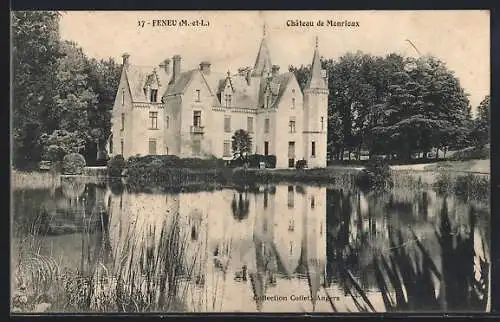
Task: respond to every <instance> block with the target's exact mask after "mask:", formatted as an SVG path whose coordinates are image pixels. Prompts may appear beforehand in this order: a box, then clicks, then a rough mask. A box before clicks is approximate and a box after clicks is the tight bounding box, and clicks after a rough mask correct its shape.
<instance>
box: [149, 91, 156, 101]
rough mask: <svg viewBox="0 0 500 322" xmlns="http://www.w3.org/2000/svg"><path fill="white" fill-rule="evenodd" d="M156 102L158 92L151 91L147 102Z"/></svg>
mask: <svg viewBox="0 0 500 322" xmlns="http://www.w3.org/2000/svg"><path fill="white" fill-rule="evenodd" d="M157 100H158V90H157V89H152V90H151V92H150V93H149V101H150V102H153V103H156V102H157Z"/></svg>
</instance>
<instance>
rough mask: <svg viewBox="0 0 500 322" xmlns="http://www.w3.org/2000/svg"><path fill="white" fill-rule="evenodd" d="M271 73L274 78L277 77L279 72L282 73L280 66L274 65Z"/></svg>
mask: <svg viewBox="0 0 500 322" xmlns="http://www.w3.org/2000/svg"><path fill="white" fill-rule="evenodd" d="M271 71H272V75H273V77H274V76H277V75H278V73H279V71H280V67H279V66H278V65H273V67H272V69H271Z"/></svg>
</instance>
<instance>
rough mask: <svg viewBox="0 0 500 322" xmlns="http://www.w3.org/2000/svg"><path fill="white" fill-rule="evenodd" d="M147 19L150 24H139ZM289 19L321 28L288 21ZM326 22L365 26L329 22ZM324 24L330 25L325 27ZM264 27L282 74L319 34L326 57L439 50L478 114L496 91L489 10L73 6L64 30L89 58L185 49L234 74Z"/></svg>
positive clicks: (157, 58) (150, 57) (136, 57)
mask: <svg viewBox="0 0 500 322" xmlns="http://www.w3.org/2000/svg"><path fill="white" fill-rule="evenodd" d="M161 19H164V20H165V19H171V20H175V21H177V23H178V24H177V25H176V26H153V23H154V22H153V20H161ZM182 19H186V20H187V21H189V22H192V21H196V20H198V21H199V20H201V19H203V21H205V23H206V22H208V26H179V22H180V20H182ZM141 20H143V21H145V24H144V27H140V26H139V21H141ZM290 20H293V21H296V20H301V21H311V22H313V23H314V25H313V26H302V27H301V26H287V21H290ZM327 20H332V21H336V22H341V21H349V22H357V23H358V26H356V27H345V26H344V27H336V26H327V25H326V22H327ZM318 21H322V22H324V23H325V25H324V26H318V25H317V22H318ZM148 22H149V24H148ZM264 25H265V26H266V27H265V30H266V32H265V33H266V38H267V41H268V46H269V50H270V53H271V60H272V63H273V64H277V65H279V66H280V70H281V71H287V70H288V66H289V65H301V64H303V65H308V64H310V63H311V61H312V56H313V51H314V46H315V41H316V37H318V46H319V51H320V55H321V56H324V57H325V58H333V59H338V58H339V57H340V56H341V55H343V54H345V53H347V52H356V51H362V52H365V53H371V54H374V55H387V54H389V53H392V52H395V53H399V54H402V55H405V56H412V57H418V56H419V55H427V54H431V55H434V56H436V57H438V58H439V59H441V60H442V61H443V62H445V63H446V65H447V66H448V68H449V69H450V70H452V71H454V72H455V74H456V75H457V77H458V78H459V80H460V82H461V85H462V86H463V87H464V88H465V91H466V92H467V93H468V94H469V95H470V97H469V99H470V101H471V105H472V107H473V111H474V110H475V107H476V106H477V105H478V104H479V103H480V102H481V100H482V99H483V98H484V96H485V95H488V94H489V93H490V21H489V12H488V11H480V10H469V11H467V10H462V11H458V10H457V11H451V10H449V11H443V10H441V11H438V10H436V11H66V12H64V13H63V15H62V18H61V22H60V32H61V38H62V39H66V40H72V41H75V42H76V43H77V44H78V45H79V46H81V47H82V48H83V50H84V52H85V53H86V55H88V56H89V57H94V58H98V59H100V58H104V59H106V58H108V57H112V58H114V59H115V60H116V61H118V62H121V61H122V58H121V56H122V54H123V53H125V52H126V53H128V54H130V58H129V60H130V63H131V64H135V65H150V66H151V65H158V64H160V62H161V61H163V60H165V59H167V58H171V57H172V56H173V55H175V54H179V55H181V57H182V62H181V69H182V70H187V69H192V68H197V67H198V65H199V63H200V62H201V61H204V60H208V61H210V62H211V63H212V69H213V70H215V71H218V72H221V73H223V72H227V71H228V70H229V71H230V72H231V73H235V72H236V71H237V69H238V68H239V67H244V66H253V64H254V62H255V58H256V55H257V51H258V48H259V44H260V41H261V39H262V37H263V33H264ZM408 40H409V41H408ZM410 42H411V43H412V44H413V45H414V46H415V47H416V49H415V48H414V47H413V46H412V45H411V44H410Z"/></svg>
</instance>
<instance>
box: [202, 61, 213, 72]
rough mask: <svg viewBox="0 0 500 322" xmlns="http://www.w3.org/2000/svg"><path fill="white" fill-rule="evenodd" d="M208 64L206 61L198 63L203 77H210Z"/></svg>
mask: <svg viewBox="0 0 500 322" xmlns="http://www.w3.org/2000/svg"><path fill="white" fill-rule="evenodd" d="M210 65H211V64H210V62H208V61H202V62H201V63H200V70H201V72H202V73H203V74H205V75H210Z"/></svg>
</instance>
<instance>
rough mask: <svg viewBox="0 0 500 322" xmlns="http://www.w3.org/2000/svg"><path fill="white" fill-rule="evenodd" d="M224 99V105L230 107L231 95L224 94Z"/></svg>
mask: <svg viewBox="0 0 500 322" xmlns="http://www.w3.org/2000/svg"><path fill="white" fill-rule="evenodd" d="M225 100H226V107H231V103H232V100H233V97H232V95H231V94H226V95H225Z"/></svg>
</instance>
